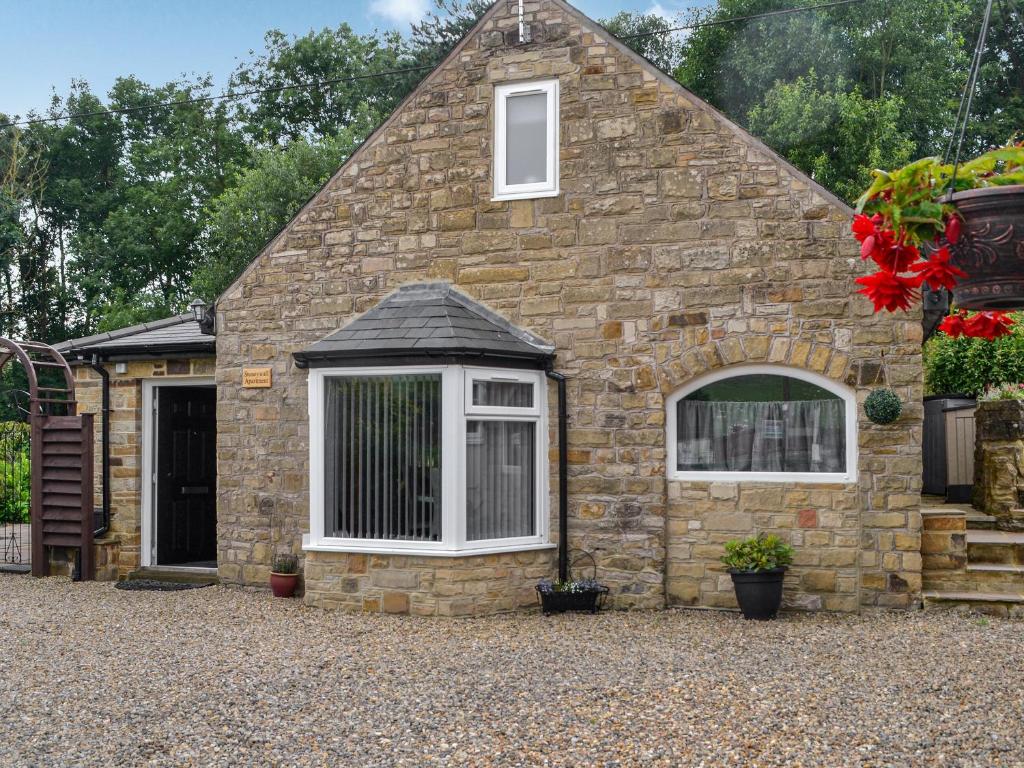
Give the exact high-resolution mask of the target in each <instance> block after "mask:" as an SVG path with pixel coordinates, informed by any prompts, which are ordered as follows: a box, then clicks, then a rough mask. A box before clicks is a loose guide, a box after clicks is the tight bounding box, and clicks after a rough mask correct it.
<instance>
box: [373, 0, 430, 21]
mask: <svg viewBox="0 0 1024 768" xmlns="http://www.w3.org/2000/svg"><path fill="white" fill-rule="evenodd" d="M429 8H430V2H429V0H373V2H371V3H370V13H372V14H373V15H375V16H383V17H384V18H385V19H387V20H388V21H391V22H393V23H394V24H412V23H413V22H416V21H419V20H420V19H422V18H423V17H424V16H426V14H427V10H428V9H429Z"/></svg>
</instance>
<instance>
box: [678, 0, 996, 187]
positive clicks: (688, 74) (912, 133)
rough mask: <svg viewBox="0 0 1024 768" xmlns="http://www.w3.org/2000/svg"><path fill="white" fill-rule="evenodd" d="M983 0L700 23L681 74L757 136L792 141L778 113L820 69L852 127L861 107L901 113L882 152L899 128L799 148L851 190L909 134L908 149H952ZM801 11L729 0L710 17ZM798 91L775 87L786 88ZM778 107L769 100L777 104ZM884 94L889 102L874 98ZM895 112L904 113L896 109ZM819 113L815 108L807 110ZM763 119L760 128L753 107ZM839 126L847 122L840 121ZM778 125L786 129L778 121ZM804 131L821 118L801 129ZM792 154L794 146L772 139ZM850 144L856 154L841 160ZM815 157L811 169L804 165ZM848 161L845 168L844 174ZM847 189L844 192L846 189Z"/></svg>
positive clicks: (823, 90)
mask: <svg viewBox="0 0 1024 768" xmlns="http://www.w3.org/2000/svg"><path fill="white" fill-rule="evenodd" d="M975 4H976V0H867V1H866V2H862V3H857V4H854V5H849V6H840V7H836V8H831V9H822V10H816V11H809V12H806V13H796V14H789V15H780V16H773V17H768V18H762V19H757V20H751V21H744V22H737V23H734V24H722V25H719V26H711V27H704V28H701V29H697V30H696V31H694V33H693V34H692V35H691V36H690V37H689V38H688V39H687V41H686V43H685V46H684V51H683V54H684V55H683V63H682V64H681V65H680V66H679V67H678V68H677V69H676V72H675V75H676V77H677V78H678V79H679V80H680V82H682V83H683V85H685V86H687V87H688V88H690V89H692V90H693V91H694V92H695V93H697V94H698V95H699V96H702V97H704V98H706V99H708V100H709V101H710V102H711V103H713V104H714V105H716V106H717V107H719V108H720V109H722V110H723V111H724V112H725V113H726V114H728V115H729V116H731V117H732V118H733V119H735V120H737V121H739V122H740V123H741V124H743V125H748V126H750V127H751V128H753V129H754V132H755V133H757V131H758V130H760V129H764V128H766V126H767V125H772V126H775V128H776V132H777V133H781V138H782V139H785V140H786V141H787V142H788V141H791V140H792V138H793V130H792V129H793V128H794V126H793V125H792V124H790V125H788V126H786V124H787V123H790V121H789V120H788V119H787V118H785V117H784V116H782V115H780V114H778V113H779V111H780V110H783V111H785V110H784V102H786V101H788V100H791V99H792V97H793V96H794V94H795V93H797V92H800V91H803V92H806V91H807V87H808V86H807V79H808V78H809V77H810V76H811V73H812V71H813V72H814V73H815V79H814V84H815V85H814V91H815V94H813V95H814V97H815V101H816V108H821V107H822V105H823V104H824V103H825V102H829V101H831V102H834V105H833V107H831V108H830V109H832V110H833V111H834V112H835V113H836V114H844V113H845V115H846V116H847V118H846V119H847V121H849V120H850V119H852V120H853V122H854V123H856V122H859V120H860V118H854V115H855V114H856V113H865V114H864V116H865V117H869V118H870V117H871V116H872V115H871V113H872V112H874V111H875V110H876V109H877V111H878V114H877V115H876V116H877V117H878V119H882V120H888V121H894V125H895V126H898V131H897V133H898V134H899V137H900V139H899V141H898V142H897V146H894V147H892V148H890V149H885V148H884V142H886V141H888V138H887V134H890V135H891V134H893V129H892V125H889V126H880V127H878V128H876V129H872V130H869V131H867V132H866V133H865V134H864V142H863V143H862V144H861V143H858V142H857V141H856V138H855V137H854V136H849V137H847V138H848V139H849V141H843V142H841V143H837V144H836V146H835V147H834V148H833V149H831V150H829V151H827V152H826V153H825V155H824V157H825V158H826V159H825V161H824V164H827V165H830V166H832V169H831V170H829V171H825V169H824V167H823V163H822V154H821V153H820V152H817V151H815V152H812V153H806V152H801V153H797V154H796V155H794V156H793V157H791V159H794V162H796V164H797V165H798V166H799V167H800V168H801V169H802V170H804V171H807V172H809V173H816V174H817V175H818V176H819V177H820V178H822V180H823V181H824V179H825V178H829V179H832V180H834V181H830V182H825V183H827V184H831V185H832V188H833V189H834V190H835V191H837V192H840V194H845V196H847V197H850V195H849V190H850V189H852V188H853V187H854V186H855V185H856V184H858V183H859V179H861V178H862V174H861V170H860V169H861V167H863V166H867V165H869V164H871V163H872V162H873V161H872V159H871V158H872V154H873V153H875V154H879V153H878V150H879V149H881V150H882V151H881V153H880V155H881V159H882V160H885V159H886V158H885V156H886V155H890V156H893V157H897V156H901V155H902V154H903V150H904V141H903V137H906V138H909V140H910V141H911V142H912V145H911V151H910V155H911V156H921V155H928V154H934V153H936V152H939V151H941V150H942V149H943V148H944V147H945V143H946V141H947V139H948V136H949V129H950V128H951V123H952V121H953V115H954V113H955V108H956V103H957V99H958V98H959V92H960V90H961V89H962V86H963V75H964V74H965V73H966V70H967V65H968V60H969V55H968V52H967V51H966V46H967V45H968V44H969V43H967V42H966V40H965V28H968V27H970V19H971V14H972V8H973V6H974V5H975ZM789 7H792V4H791V3H789V2H784V0H720V2H719V4H718V6H717V8H715V9H713V10H710V11H708V12H707V13H706V14H705V15H704V18H705V19H711V20H715V21H724V20H726V19H729V18H735V17H739V16H747V15H751V14H758V13H764V12H767V11H773V10H780V9H783V8H789ZM780 83H781V84H783V86H793V87H796V88H797V91H796V92H794V91H786V90H784V89H783V90H776V88H777V84H780ZM769 101H770V102H772V103H768V102H769ZM875 101H881V102H883V105H882V106H880V107H877V108H875V107H873V106H868V105H867V103H866V102H875ZM894 108H898V111H897V112H895V113H894V111H893V110H894ZM811 112H813V110H810V111H809V112H808V114H810V113H811ZM755 114H756V116H757V123H756V125H755V124H754V119H753V118H754V115H755ZM841 122H842V121H841ZM780 124H781V125H782V126H786V127H782V128H781V129H780V127H779V126H780ZM796 127H797V129H798V132H799V133H805V132H813V126H796ZM768 143H769V144H771V145H772V146H773V147H774V148H776V149H779V150H781V151H784V152H785V151H786V148H787V146H791V144H786V145H775V144H773V143H772V138H771V137H769V138H768ZM840 151H841V152H844V153H846V154H847V155H848V156H852V157H848V158H843V157H840V156H839V152H840ZM808 159H811V160H813V162H812V163H811V164H810V165H804V164H803V163H805V162H807V161H808ZM842 166H846V170H845V171H843V170H840V168H841V167H842ZM840 185H841V186H842V189H843V190H846V192H845V193H844V192H843V191H841V190H840Z"/></svg>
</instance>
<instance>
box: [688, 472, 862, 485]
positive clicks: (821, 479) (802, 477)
mask: <svg viewBox="0 0 1024 768" xmlns="http://www.w3.org/2000/svg"><path fill="white" fill-rule="evenodd" d="M668 479H669V480H675V481H676V482H680V483H687V482H692V483H806V484H823V483H831V484H833V485H835V484H841V485H856V484H857V478H855V477H852V476H851V475H847V474H840V473H829V472H671V473H669V476H668Z"/></svg>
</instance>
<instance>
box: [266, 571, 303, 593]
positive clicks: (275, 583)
mask: <svg viewBox="0 0 1024 768" xmlns="http://www.w3.org/2000/svg"><path fill="white" fill-rule="evenodd" d="M298 583H299V574H297V573H274V572H273V571H271V572H270V591H271V592H273V593H274V597H291V596H292V595H294V594H295V587H296V586H297V585H298Z"/></svg>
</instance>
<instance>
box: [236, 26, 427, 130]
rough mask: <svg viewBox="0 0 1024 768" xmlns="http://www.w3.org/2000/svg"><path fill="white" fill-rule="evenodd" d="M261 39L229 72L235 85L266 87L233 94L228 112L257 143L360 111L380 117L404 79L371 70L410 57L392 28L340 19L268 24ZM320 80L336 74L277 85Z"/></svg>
mask: <svg viewBox="0 0 1024 768" xmlns="http://www.w3.org/2000/svg"><path fill="white" fill-rule="evenodd" d="M264 42H265V45H266V52H265V53H264V54H262V55H260V56H258V57H257V58H256V59H255V60H254V61H252V62H248V63H245V64H243V65H241V66H240V67H239V68H238V69H237V70H236V71H235V73H234V74H233V75H232V77H231V87H232V89H234V90H236V91H248V90H257V89H258V90H265V91H266V92H265V93H261V94H259V95H256V96H254V97H252V99H251V100H246V101H243V102H241V103H240V105H239V106H238V109H237V115H236V116H237V118H238V120H239V121H240V122H241V123H243V124H244V125H245V129H246V132H247V133H248V134H249V135H250V136H252V137H253V139H254V140H255V141H256V142H257V143H259V144H262V145H272V144H279V143H287V142H289V141H295V140H297V139H306V140H307V141H317V140H320V139H324V138H327V137H330V136H334V135H335V134H337V133H338V132H339V131H341V130H343V129H345V128H346V127H347V126H348V125H350V124H351V123H352V122H353V120H355V119H356V116H357V115H358V114H360V113H365V112H367V111H369V113H370V114H372V115H373V116H374V118H375V119H376V121H380V120H383V119H384V117H386V116H387V115H388V114H389V113H390V112H391V110H392V109H393V108H394V106H395V105H396V104H397V103H398V101H399V100H400V99H401V98H402V97H403V96H404V95H405V94H406V93H407V92H408V91H409V89H410V87H411V83H410V81H409V78H408V77H405V76H394V75H381V76H376V77H375V76H374V75H378V74H379V73H382V72H387V71H390V70H395V69H401V68H404V67H408V66H411V65H412V63H413V62H412V56H411V54H410V52H409V50H408V46H407V45H406V43H405V41H404V40H403V39H402V37H401V36H400V35H399V34H398V33H396V32H388V33H378V34H373V35H359V34H356V33H355V32H353V31H352V28H351V27H350V26H349V25H348V24H340V25H339V26H338V27H337V28H336V29H322V30H320V31H319V32H309V33H308V34H306V35H304V36H302V37H291V38H290V37H288V36H287V35H285V34H284V33H283V32H280V31H279V30H276V29H273V30H270V31H269V32H267V34H266V36H265V38H264ZM328 80H343V81H344V82H338V83H336V84H333V85H327V86H323V87H319V88H284V87H283V86H287V85H292V84H295V83H310V82H323V81H328ZM417 80H418V78H417ZM268 89H269V90H268Z"/></svg>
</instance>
